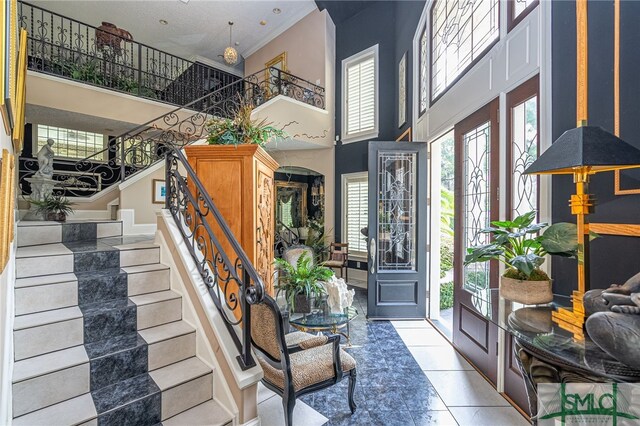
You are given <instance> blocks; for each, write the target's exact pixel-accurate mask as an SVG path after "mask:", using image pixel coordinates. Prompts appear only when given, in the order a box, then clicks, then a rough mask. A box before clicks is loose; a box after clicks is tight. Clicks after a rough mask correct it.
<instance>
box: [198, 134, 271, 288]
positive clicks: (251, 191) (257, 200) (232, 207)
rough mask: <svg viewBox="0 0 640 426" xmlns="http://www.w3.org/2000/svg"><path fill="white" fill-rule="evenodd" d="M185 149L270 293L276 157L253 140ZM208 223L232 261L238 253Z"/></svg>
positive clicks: (218, 231) (199, 177) (215, 228)
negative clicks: (252, 141) (237, 143)
mask: <svg viewBox="0 0 640 426" xmlns="http://www.w3.org/2000/svg"><path fill="white" fill-rule="evenodd" d="M185 152H186V154H187V158H188V160H189V164H190V165H191V167H192V168H193V170H195V172H196V175H197V176H198V179H200V181H201V182H202V184H203V185H204V187H205V189H206V190H207V191H208V192H209V195H210V196H211V199H212V200H213V202H214V203H215V205H216V206H217V208H218V209H219V210H220V213H221V214H222V216H223V217H224V219H225V221H226V222H227V224H228V225H229V227H230V228H231V231H232V232H233V234H234V235H235V237H236V239H237V240H238V241H239V242H240V244H241V245H242V248H243V250H244V251H245V253H246V254H247V256H248V257H249V260H251V262H252V263H253V265H254V267H255V269H256V270H257V271H258V273H259V274H260V277H261V278H262V280H263V282H264V285H265V289H266V291H267V293H268V294H271V295H273V257H274V256H273V244H274V241H273V232H274V231H273V230H274V228H275V226H274V203H275V183H274V172H275V170H276V169H277V168H278V167H279V166H278V163H277V162H276V161H275V160H274V159H273V158H271V156H269V154H267V152H266V151H265V150H264V149H262V148H261V147H259V146H258V145H238V146H233V145H197V146H193V145H190V146H187V147H185ZM212 228H213V231H214V233H216V234H217V235H220V237H219V239H220V241H221V243H222V246H223V249H224V251H225V252H226V253H227V254H228V256H229V258H230V260H231V261H232V262H233V261H235V259H236V257H237V256H236V255H235V253H234V252H233V250H232V249H231V247H230V246H229V244H228V242H226V241H225V239H224V238H222V237H221V231H220V230H219V229H217V227H214V226H212Z"/></svg>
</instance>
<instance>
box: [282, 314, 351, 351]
mask: <svg viewBox="0 0 640 426" xmlns="http://www.w3.org/2000/svg"><path fill="white" fill-rule="evenodd" d="M357 316H358V310H357V309H356V308H355V307H353V306H351V307H349V308H346V309H345V310H344V312H343V313H340V314H332V313H324V312H322V311H320V312H312V313H309V314H295V313H294V314H290V317H289V324H291V325H292V326H293V327H295V328H297V329H298V330H300V331H305V332H306V331H314V332H321V331H329V332H331V333H333V334H340V335H342V336H344V338H345V339H346V340H347V346H351V339H350V337H349V323H350V322H351V321H352V320H353V319H354V318H356V317H357ZM344 328H346V333H345V332H344V331H341V330H342V329H344Z"/></svg>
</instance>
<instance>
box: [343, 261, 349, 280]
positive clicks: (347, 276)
mask: <svg viewBox="0 0 640 426" xmlns="http://www.w3.org/2000/svg"><path fill="white" fill-rule="evenodd" d="M344 282H345V283H347V284H349V265H347V266H345V267H344Z"/></svg>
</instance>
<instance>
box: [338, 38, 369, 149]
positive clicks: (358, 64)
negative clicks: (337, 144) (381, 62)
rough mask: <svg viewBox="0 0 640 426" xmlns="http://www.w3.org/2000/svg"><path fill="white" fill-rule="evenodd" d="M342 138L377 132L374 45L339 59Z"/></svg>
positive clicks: (347, 139) (353, 138) (365, 136)
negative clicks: (340, 64)
mask: <svg viewBox="0 0 640 426" xmlns="http://www.w3.org/2000/svg"><path fill="white" fill-rule="evenodd" d="M342 86H343V87H342V140H343V142H355V141H359V140H365V139H372V138H376V137H377V136H378V93H377V92H378V45H375V46H373V47H371V48H369V49H366V50H364V51H362V52H360V53H358V54H356V55H353V56H351V57H349V58H347V59H345V60H343V61H342Z"/></svg>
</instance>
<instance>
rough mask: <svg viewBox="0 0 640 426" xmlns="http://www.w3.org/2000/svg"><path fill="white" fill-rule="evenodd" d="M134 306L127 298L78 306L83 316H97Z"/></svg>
mask: <svg viewBox="0 0 640 426" xmlns="http://www.w3.org/2000/svg"><path fill="white" fill-rule="evenodd" d="M131 306H134V304H133V303H132V302H131V301H130V300H129V299H128V298H121V299H112V300H107V301H104V302H96V303H88V304H86V305H82V306H80V309H82V313H83V314H84V316H88V315H99V314H101V313H103V312H108V311H113V310H117V309H125V308H129V307H131Z"/></svg>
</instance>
